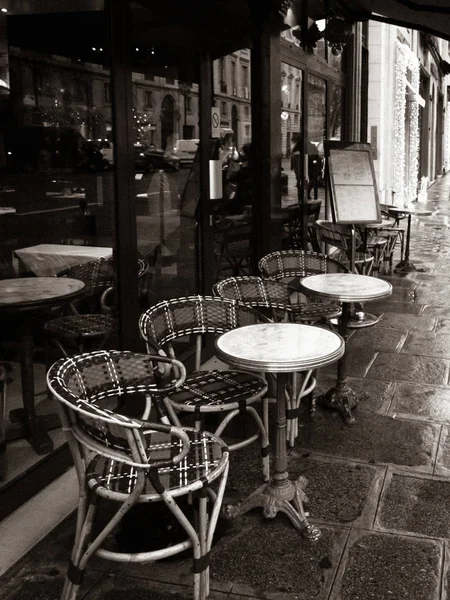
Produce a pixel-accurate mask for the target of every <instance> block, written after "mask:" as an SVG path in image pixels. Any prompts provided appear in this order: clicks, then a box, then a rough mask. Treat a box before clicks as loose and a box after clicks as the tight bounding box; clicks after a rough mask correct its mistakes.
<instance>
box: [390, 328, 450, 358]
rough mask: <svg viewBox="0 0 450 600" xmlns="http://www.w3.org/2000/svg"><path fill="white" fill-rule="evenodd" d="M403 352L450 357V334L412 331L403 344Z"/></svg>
mask: <svg viewBox="0 0 450 600" xmlns="http://www.w3.org/2000/svg"><path fill="white" fill-rule="evenodd" d="M401 353H402V354H415V355H416V356H434V357H436V358H450V336H449V335H448V334H447V333H434V332H430V331H411V332H410V333H409V334H408V337H407V338H406V341H405V343H404V344H403V348H402V349H401Z"/></svg>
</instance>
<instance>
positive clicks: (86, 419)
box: [47, 351, 228, 600]
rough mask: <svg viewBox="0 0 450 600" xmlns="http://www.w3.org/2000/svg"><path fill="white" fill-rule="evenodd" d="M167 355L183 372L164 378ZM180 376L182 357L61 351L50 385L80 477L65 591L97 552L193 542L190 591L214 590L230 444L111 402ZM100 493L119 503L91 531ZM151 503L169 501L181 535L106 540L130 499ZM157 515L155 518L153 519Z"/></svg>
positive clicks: (112, 556)
mask: <svg viewBox="0 0 450 600" xmlns="http://www.w3.org/2000/svg"><path fill="white" fill-rule="evenodd" d="M164 364H170V365H172V366H173V365H176V367H177V371H178V373H179V377H178V378H177V379H175V380H172V381H170V382H166V383H165V384H163V385H161V382H159V383H158V377H157V373H158V367H162V366H163V365H164ZM184 377H185V370H184V367H183V365H182V364H181V363H179V362H178V361H173V360H172V359H168V358H163V357H155V356H153V357H152V356H149V355H146V354H134V353H132V352H119V351H97V352H92V353H87V354H81V355H77V356H73V357H71V358H63V359H60V360H59V361H58V362H56V363H55V364H54V365H53V366H52V367H51V368H50V370H49V372H48V374H47V383H48V387H49V389H50V390H51V392H52V394H53V396H54V398H55V399H56V400H57V401H58V409H59V412H60V416H61V420H62V423H63V428H64V430H65V433H66V436H67V441H68V444H69V447H70V450H71V453H72V456H73V460H74V463H75V468H76V472H77V476H78V481H79V501H78V514H77V525H76V533H75V543H74V546H73V550H72V557H71V560H70V562H69V568H68V571H67V576H66V580H65V583H64V589H63V593H62V596H61V598H62V600H75V599H76V597H77V593H78V591H79V588H80V585H81V583H82V579H83V575H84V571H85V568H86V564H87V561H88V559H89V558H90V557H91V556H92V555H97V556H100V557H102V558H104V559H109V560H113V561H119V562H137V563H144V562H150V561H155V560H159V559H162V558H166V557H169V556H173V555H175V554H177V553H180V552H182V551H184V550H186V549H188V548H192V551H193V558H194V564H193V572H194V598H195V600H204V599H205V598H206V597H207V596H208V593H209V567H208V563H209V552H210V548H211V543H212V538H213V535H214V530H215V527H216V523H217V519H218V516H219V511H220V508H221V504H222V500H223V495H224V490H225V484H226V480H227V474H228V450H227V448H226V446H225V444H224V443H223V441H222V440H220V438H218V437H217V436H215V435H213V434H210V433H207V432H204V431H195V430H193V429H181V428H178V427H174V426H170V425H164V424H161V423H151V422H149V421H147V420H140V419H137V418H131V417H127V416H125V415H123V414H120V413H119V412H117V411H116V410H115V407H114V408H113V407H112V405H114V404H117V401H118V400H127V397H128V396H129V395H131V396H135V395H136V394H142V395H145V396H146V397H147V399H148V397H154V398H155V399H156V398H158V397H160V396H161V394H166V393H169V392H171V391H173V390H174V389H176V388H180V386H181V385H182V383H183V381H184ZM145 412H146V413H147V412H148V411H147V410H146V411H145ZM213 481H215V482H218V486H217V489H216V491H215V492H214V491H213V490H212V489H211V487H210V484H211V483H212V482H213ZM182 496H189V497H192V496H194V502H192V506H193V507H194V509H196V510H197V511H198V513H197V515H196V516H197V518H195V519H194V520H193V523H191V519H189V518H188V515H187V514H185V512H184V511H183V510H181V508H180V502H179V499H181V498H182ZM98 497H101V498H106V499H108V500H110V501H113V502H116V503H118V505H119V508H118V510H117V512H115V514H114V516H113V517H112V518H111V519H110V520H109V522H108V523H107V525H106V526H105V527H104V528H103V529H102V530H101V531H100V532H95V531H94V533H93V536H91V533H92V531H93V525H94V520H95V517H96V509H97V505H98ZM177 500H178V501H177ZM155 502H163V503H164V505H165V506H166V507H167V509H168V511H170V513H169V514H171V516H172V518H173V520H172V525H177V524H179V525H180V526H181V528H182V530H183V538H184V539H182V540H181V541H177V542H176V543H174V544H173V545H168V546H167V545H166V546H165V547H161V548H158V549H151V550H148V549H147V551H145V552H133V553H130V552H126V551H125V552H120V551H118V550H120V547H119V548H118V549H117V548H116V547H115V546H114V545H112V544H109V545H108V536H109V535H110V534H111V533H112V532H113V531H114V530H115V529H116V527H117V526H118V525H119V524H120V522H121V520H122V519H123V517H124V516H126V514H127V513H128V511H129V510H130V509H131V508H132V507H134V506H136V504H138V503H147V504H148V503H155ZM208 505H209V506H208ZM151 518H152V509H151V507H148V516H147V515H146V521H145V524H144V523H143V524H142V526H143V527H144V526H145V527H147V526H148V523H149V521H150V519H151ZM154 523H155V526H156V527H159V524H158V521H157V519H156V518H155V521H154ZM152 524H153V523H152ZM105 542H106V543H105ZM161 545H164V544H161Z"/></svg>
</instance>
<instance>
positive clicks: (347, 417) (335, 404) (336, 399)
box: [317, 385, 361, 425]
mask: <svg viewBox="0 0 450 600" xmlns="http://www.w3.org/2000/svg"><path fill="white" fill-rule="evenodd" d="M360 399H361V397H360V396H359V395H358V394H357V393H356V392H354V391H353V390H352V389H351V388H350V387H348V386H347V385H346V386H344V387H341V388H339V387H334V388H331V389H330V390H328V392H325V393H324V394H322V395H321V396H319V397H318V398H317V404H318V405H319V406H324V407H326V408H331V409H333V410H337V411H339V412H340V413H341V415H342V417H343V419H344V421H345V422H346V423H347V424H348V425H352V424H353V423H354V422H355V417H354V416H353V415H352V412H351V411H352V410H353V409H354V408H356V407H357V406H358V404H359V401H360Z"/></svg>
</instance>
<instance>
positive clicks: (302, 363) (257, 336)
mask: <svg viewBox="0 0 450 600" xmlns="http://www.w3.org/2000/svg"><path fill="white" fill-rule="evenodd" d="M216 353H217V356H218V357H219V358H220V359H221V360H223V361H224V362H226V363H227V364H228V365H231V366H233V367H236V368H241V369H245V370H246V371H256V372H262V371H263V372H268V373H277V412H276V423H275V436H274V463H273V468H274V473H273V476H272V477H271V479H270V481H269V482H268V483H265V484H264V485H262V486H261V487H259V488H258V489H257V490H256V491H255V492H253V493H252V494H251V495H250V496H249V497H248V498H247V499H246V500H245V501H244V502H243V503H242V504H241V505H238V506H233V507H229V508H228V514H229V516H230V517H237V516H240V515H242V514H244V513H246V512H247V511H249V510H251V509H252V508H256V507H258V506H260V507H262V508H263V510H264V516H265V517H268V518H273V517H275V515H276V514H277V512H279V511H281V512H283V513H285V514H286V515H287V516H288V517H289V518H290V520H291V521H292V523H293V525H294V526H295V527H296V528H297V529H299V530H300V531H302V532H303V533H304V535H305V536H306V537H307V538H308V539H310V540H317V539H318V538H319V537H320V531H319V529H318V528H317V527H315V526H314V525H311V524H310V523H309V522H308V520H307V518H306V515H305V511H304V508H303V504H304V503H305V502H307V498H306V495H305V493H304V488H305V487H306V485H307V480H306V478H305V477H303V476H300V477H299V478H298V479H297V480H296V481H292V480H291V479H289V473H288V465H287V448H286V378H287V374H288V373H294V372H298V371H311V370H313V369H317V368H318V367H323V366H324V365H327V364H330V363H332V362H334V361H336V360H338V359H339V358H340V357H341V356H342V355H343V353H344V340H343V339H342V338H341V336H339V335H337V334H336V333H333V332H332V331H328V330H326V329H321V328H319V327H314V326H312V325H302V324H298V323H264V324H258V325H248V326H246V327H239V328H237V329H232V330H231V331H228V332H227V333H224V334H222V335H221V336H220V337H219V338H218V339H217V340H216Z"/></svg>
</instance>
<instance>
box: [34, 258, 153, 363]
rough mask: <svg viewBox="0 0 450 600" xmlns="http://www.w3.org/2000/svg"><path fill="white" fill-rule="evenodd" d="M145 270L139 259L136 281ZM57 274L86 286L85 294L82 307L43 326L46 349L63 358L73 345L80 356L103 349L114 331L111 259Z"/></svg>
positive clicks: (113, 287) (74, 308)
mask: <svg viewBox="0 0 450 600" xmlns="http://www.w3.org/2000/svg"><path fill="white" fill-rule="evenodd" d="M147 269H148V263H147V261H146V260H145V259H143V258H141V257H138V278H141V277H142V276H143V275H144V274H145V273H146V272H147ZM60 275H62V276H65V277H73V278H74V279H80V280H81V281H83V282H84V284H85V286H86V292H85V295H84V300H83V301H82V303H81V305H79V306H74V305H73V304H72V305H71V310H72V313H73V314H72V315H66V316H62V317H57V318H56V319H51V320H50V321H47V323H46V324H45V325H44V333H45V336H46V344H47V348H48V347H49V345H50V344H54V345H56V346H57V347H58V348H59V350H60V351H61V352H62V354H63V356H68V355H69V354H70V353H71V352H70V351H68V347H69V346H75V348H76V351H77V352H80V353H82V352H84V351H85V350H88V349H89V350H93V349H98V348H102V347H104V346H105V344H106V342H107V341H108V339H109V337H110V336H111V335H112V334H114V333H115V332H116V331H117V324H116V320H115V314H114V313H115V306H114V293H115V282H114V271H113V259H112V258H100V259H99V260H96V261H91V262H88V263H85V264H82V265H76V266H74V267H71V268H70V269H67V270H65V271H64V272H63V273H62V274H60ZM86 346H88V347H86Z"/></svg>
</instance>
